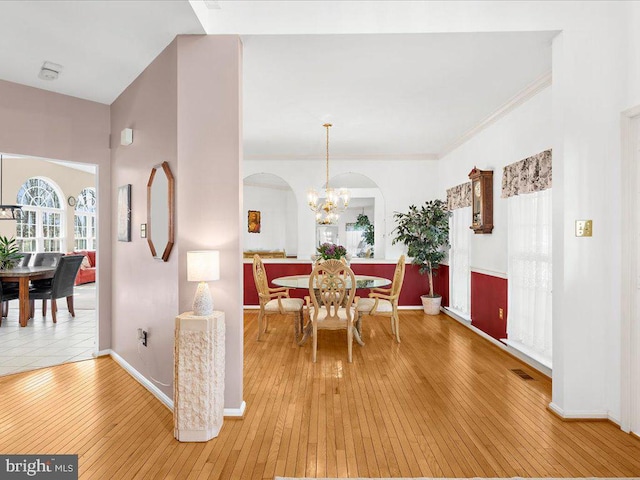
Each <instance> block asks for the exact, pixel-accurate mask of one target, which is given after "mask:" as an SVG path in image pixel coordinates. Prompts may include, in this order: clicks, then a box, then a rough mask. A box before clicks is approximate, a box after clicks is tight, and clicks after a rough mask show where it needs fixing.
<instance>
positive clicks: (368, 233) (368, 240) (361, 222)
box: [355, 213, 375, 258]
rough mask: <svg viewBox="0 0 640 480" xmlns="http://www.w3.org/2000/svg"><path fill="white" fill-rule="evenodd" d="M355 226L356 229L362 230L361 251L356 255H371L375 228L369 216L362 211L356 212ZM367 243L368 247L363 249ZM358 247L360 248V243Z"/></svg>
mask: <svg viewBox="0 0 640 480" xmlns="http://www.w3.org/2000/svg"><path fill="white" fill-rule="evenodd" d="M355 228H356V229H358V230H362V242H361V243H362V244H364V245H363V248H362V252H359V253H358V257H367V258H369V257H373V244H374V243H375V229H374V226H373V224H372V223H371V221H370V220H369V217H368V216H367V215H365V214H364V213H360V214H358V218H357V219H356V224H355ZM367 245H369V246H370V248H367V249H365V248H364V247H366V246H367ZM358 249H360V245H358Z"/></svg>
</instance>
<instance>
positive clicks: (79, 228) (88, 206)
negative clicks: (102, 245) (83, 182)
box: [74, 188, 96, 251]
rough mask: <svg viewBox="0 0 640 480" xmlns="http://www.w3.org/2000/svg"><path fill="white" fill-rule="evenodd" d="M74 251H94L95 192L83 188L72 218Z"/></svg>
mask: <svg viewBox="0 0 640 480" xmlns="http://www.w3.org/2000/svg"><path fill="white" fill-rule="evenodd" d="M74 225H75V227H74V250H76V251H78V250H95V249H96V190H95V188H85V189H84V190H82V191H81V192H80V195H78V203H77V204H76V211H75V217H74Z"/></svg>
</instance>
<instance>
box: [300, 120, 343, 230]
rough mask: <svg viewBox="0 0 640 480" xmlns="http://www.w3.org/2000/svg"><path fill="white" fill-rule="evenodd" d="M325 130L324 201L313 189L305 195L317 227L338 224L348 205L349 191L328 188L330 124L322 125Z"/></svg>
mask: <svg viewBox="0 0 640 480" xmlns="http://www.w3.org/2000/svg"><path fill="white" fill-rule="evenodd" d="M323 127H324V128H326V129H327V168H326V172H327V178H326V183H325V189H324V199H323V201H322V202H321V201H320V200H321V198H320V194H319V193H318V192H317V191H316V190H315V189H313V188H311V189H309V192H308V193H307V202H308V204H309V208H310V209H311V210H312V211H313V212H315V214H316V223H317V224H319V225H331V224H335V223H337V222H338V218H339V217H340V213H342V212H344V211H345V210H346V208H347V206H348V205H349V199H350V194H349V191H348V190H346V189H344V188H340V189H335V188H331V187H330V186H329V128H330V127H331V124H330V123H325V124H324V125H323Z"/></svg>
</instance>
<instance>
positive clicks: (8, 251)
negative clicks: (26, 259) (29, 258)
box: [0, 236, 23, 270]
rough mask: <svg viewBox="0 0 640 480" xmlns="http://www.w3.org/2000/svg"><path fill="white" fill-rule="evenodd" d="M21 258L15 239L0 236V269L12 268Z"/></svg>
mask: <svg viewBox="0 0 640 480" xmlns="http://www.w3.org/2000/svg"><path fill="white" fill-rule="evenodd" d="M22 257H23V255H22V253H20V248H18V244H17V243H16V239H15V238H13V237H11V238H7V237H3V236H0V269H1V270H4V269H7V268H13V267H15V266H16V264H17V263H18V262H19V261H20V259H21V258H22Z"/></svg>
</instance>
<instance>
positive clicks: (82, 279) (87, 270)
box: [68, 250, 96, 285]
mask: <svg viewBox="0 0 640 480" xmlns="http://www.w3.org/2000/svg"><path fill="white" fill-rule="evenodd" d="M68 255H84V256H85V258H86V259H87V260H88V261H87V260H84V261H83V262H82V265H80V270H78V275H77V276H76V281H75V284H74V285H82V284H83V283H92V282H95V281H96V252H95V251H92V250H80V251H78V252H70V253H69V254H68ZM87 263H88V265H87Z"/></svg>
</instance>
